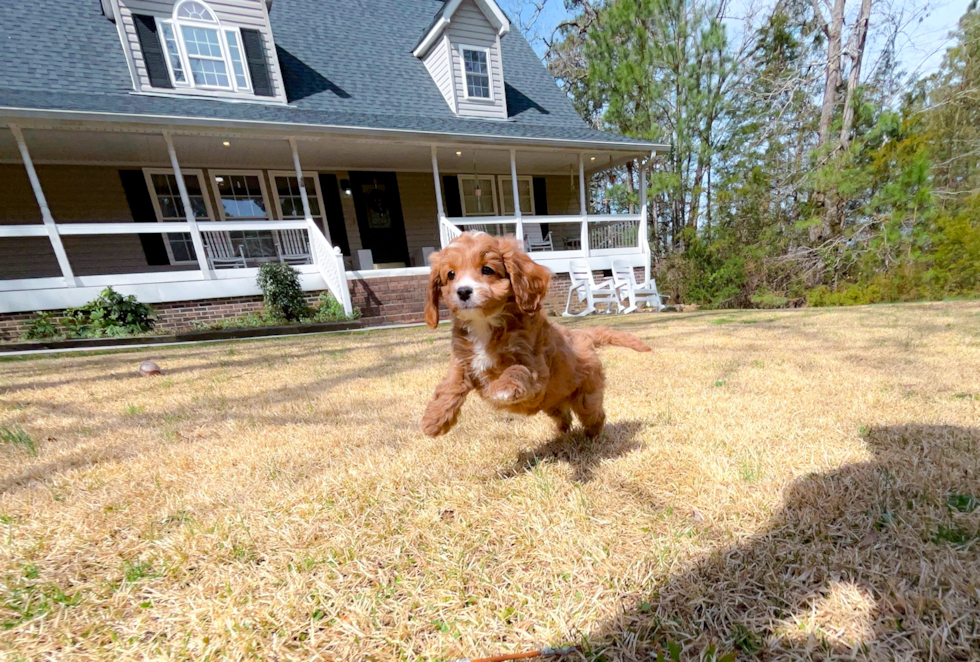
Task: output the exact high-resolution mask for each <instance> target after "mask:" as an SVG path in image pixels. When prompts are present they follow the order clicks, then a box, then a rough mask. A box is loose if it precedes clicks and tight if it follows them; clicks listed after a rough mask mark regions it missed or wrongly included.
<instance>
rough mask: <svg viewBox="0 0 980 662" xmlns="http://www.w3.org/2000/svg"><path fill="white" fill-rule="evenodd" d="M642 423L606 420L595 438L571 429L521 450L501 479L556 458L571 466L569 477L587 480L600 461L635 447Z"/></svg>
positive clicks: (630, 450)
mask: <svg viewBox="0 0 980 662" xmlns="http://www.w3.org/2000/svg"><path fill="white" fill-rule="evenodd" d="M645 426H646V424H645V423H643V422H642V421H636V420H630V421H620V422H617V423H607V424H606V426H605V427H604V428H603V430H602V434H601V435H599V436H598V437H596V438H595V439H590V438H589V437H587V436H586V435H585V432H584V431H583V430H582V429H581V428H578V429H574V430H572V431H571V432H569V433H568V434H563V435H558V436H557V437H554V438H553V439H551V440H550V441H548V442H546V443H544V444H541V445H540V446H538V447H537V448H535V449H533V450H529V451H522V452H521V453H520V454H519V455H518V456H517V461H516V462H515V463H514V466H513V467H511V468H510V469H509V470H507V471H503V472H501V473H500V474H499V475H500V477H501V478H515V477H517V476H519V475H521V474H524V473H527V472H528V471H533V470H534V468H535V467H536V466H538V465H539V464H541V463H542V462H550V461H554V460H560V461H562V462H567V463H568V464H569V465H570V466H571V467H572V470H573V472H574V474H573V476H572V480H574V481H575V482H578V483H587V482H589V481H591V480H592V478H593V477H594V474H595V470H596V468H597V467H598V466H599V465H600V464H602V462H603V461H604V460H612V459H615V458H617V457H623V456H624V455H628V454H629V453H631V452H632V451H634V450H636V449H637V448H639V447H640V446H641V445H642V444H641V443H640V441H639V440H638V439H637V438H636V436H637V434H638V433H639V431H640V430H642V429H643V428H644V427H645Z"/></svg>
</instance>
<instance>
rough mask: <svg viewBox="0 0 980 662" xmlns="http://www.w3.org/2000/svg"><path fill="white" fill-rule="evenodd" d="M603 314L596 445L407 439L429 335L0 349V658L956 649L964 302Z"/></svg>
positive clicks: (951, 655) (977, 582)
mask: <svg viewBox="0 0 980 662" xmlns="http://www.w3.org/2000/svg"><path fill="white" fill-rule="evenodd" d="M600 321H601V322H605V323H609V324H611V325H615V326H616V327H617V328H620V329H623V330H630V331H633V332H635V333H637V334H638V335H639V336H641V337H642V338H643V339H645V340H646V341H648V342H649V343H650V344H651V345H653V347H654V348H655V351H654V353H652V354H636V353H633V352H630V351H627V350H621V349H616V348H608V349H604V350H602V351H603V356H604V358H605V363H606V368H607V372H608V376H609V379H608V382H609V383H608V388H607V393H606V411H607V414H608V420H609V423H608V424H607V429H606V433H605V434H604V436H603V438H601V439H599V440H597V441H595V442H587V441H585V440H584V439H582V438H581V437H580V436H576V435H575V434H573V435H571V436H570V437H567V438H556V437H555V435H554V433H553V431H552V425H551V422H550V420H548V419H547V417H545V416H543V415H540V416H538V417H535V418H529V419H524V418H518V417H514V416H511V415H507V414H502V413H498V412H495V411H494V410H492V409H490V408H489V407H488V406H486V405H485V404H483V403H482V402H481V401H480V400H479V399H478V398H476V397H474V398H472V399H471V400H470V401H469V402H468V403H467V405H466V407H465V408H464V409H463V415H462V417H461V423H460V424H459V426H458V427H457V428H456V429H454V430H453V431H452V432H451V433H450V434H449V435H447V436H445V437H442V438H439V439H435V440H432V439H428V438H426V437H424V436H423V435H422V434H421V433H420V432H419V430H418V421H419V419H420V417H421V414H422V411H423V408H424V406H425V403H426V401H427V399H428V397H429V395H430V394H431V392H432V390H433V388H434V386H435V384H436V382H437V381H438V380H439V379H440V378H441V375H442V372H443V370H444V369H445V366H446V362H447V358H448V353H449V343H448V329H447V328H445V327H443V328H440V329H439V330H437V331H429V330H427V329H407V330H395V331H378V332H361V333H355V334H347V335H328V336H316V337H304V338H290V339H276V340H263V341H252V342H232V343H218V344H213V345H208V346H191V347H180V348H157V349H150V350H139V351H129V352H122V353H112V354H104V355H78V356H54V357H50V358H48V357H45V358H35V359H30V360H8V361H5V362H2V363H0V659H4V660H16V659H18V658H22V659H25V660H49V659H50V660H54V659H68V658H72V659H80V660H82V659H84V660H137V659H140V660H142V659H172V660H185V659H186V660H205V659H209V660H219V659H220V660H246V659H249V660H251V659H262V660H280V661H284V660H313V659H337V660H447V659H452V658H455V657H462V656H467V657H479V656H482V655H491V654H497V653H501V652H508V651H519V650H525V649H531V648H535V647H537V645H539V644H556V645H557V644H566V643H578V644H580V645H581V646H582V648H583V651H584V659H589V660H634V659H645V656H646V655H647V654H649V653H650V652H651V651H654V650H656V649H658V647H659V648H663V649H664V650H667V648H668V646H669V647H670V648H676V647H680V648H682V649H683V652H682V653H681V654H680V657H681V659H685V660H687V659H697V656H698V654H704V655H705V656H706V657H709V656H710V653H709V652H707V651H709V647H710V646H711V645H714V646H715V647H716V650H717V651H718V655H719V656H721V655H722V654H725V653H729V652H736V653H738V655H739V657H740V658H742V659H745V658H751V657H761V658H765V659H774V658H780V659H801V660H802V659H814V658H818V659H826V658H835V657H842V658H843V657H850V656H851V655H852V654H854V655H856V657H857V658H859V659H875V660H886V659H901V660H911V659H933V660H966V659H976V658H977V656H978V655H980V532H978V531H980V508H978V506H980V453H978V451H980V448H978V446H980V430H978V428H977V427H976V426H977V425H978V424H980V303H977V302H956V303H940V304H924V305H904V306H872V307H862V308H852V309H819V310H803V311H779V312H769V311H746V312H718V313H689V314H661V315H653V314H647V315H633V316H628V317H616V318H608V319H602V320H594V319H593V320H586V321H576V322H575V324H595V323H597V322H600ZM143 358H153V359H155V360H156V361H157V362H158V363H159V364H160V365H161V366H162V367H163V369H164V370H165V371H166V375H165V376H164V377H159V378H140V377H139V376H137V373H136V368H137V366H138V365H139V362H140V361H141V360H142V359H143ZM32 446H33V451H32ZM32 452H33V453H36V456H35V455H33V454H32ZM574 659H582V658H579V657H575V658H574Z"/></svg>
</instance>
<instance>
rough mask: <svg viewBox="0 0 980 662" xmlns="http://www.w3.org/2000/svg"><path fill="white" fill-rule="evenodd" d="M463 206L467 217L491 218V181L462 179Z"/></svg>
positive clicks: (492, 211)
mask: <svg viewBox="0 0 980 662" xmlns="http://www.w3.org/2000/svg"><path fill="white" fill-rule="evenodd" d="M478 182H479V184H478ZM463 205H464V208H465V209H466V215H467V216H493V213H494V210H493V179H486V178H483V177H481V178H480V179H479V180H475V179H464V180H463Z"/></svg>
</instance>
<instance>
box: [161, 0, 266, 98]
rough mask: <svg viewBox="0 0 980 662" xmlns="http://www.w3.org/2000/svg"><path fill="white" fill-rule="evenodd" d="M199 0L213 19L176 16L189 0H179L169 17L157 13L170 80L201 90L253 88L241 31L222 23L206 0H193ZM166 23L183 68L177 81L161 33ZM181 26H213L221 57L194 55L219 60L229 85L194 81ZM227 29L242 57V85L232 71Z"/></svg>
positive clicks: (183, 86) (185, 86)
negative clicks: (192, 18) (236, 40)
mask: <svg viewBox="0 0 980 662" xmlns="http://www.w3.org/2000/svg"><path fill="white" fill-rule="evenodd" d="M193 1H195V2H199V3H200V4H203V5H204V6H205V7H207V9H208V11H210V12H211V15H212V16H214V20H215V22H214V23H208V22H207V21H196V20H191V19H186V18H180V19H179V18H177V12H178V11H180V7H181V5H183V4H184V3H185V2H188V0H182V2H180V3H178V4H177V6H176V7H174V11H173V14H172V15H171V17H170V18H161V17H159V16H158V17H157V18H156V22H157V36H158V37H159V39H160V44H161V45H162V46H163V54H164V59H165V60H166V61H167V71H168V72H169V73H170V82H171V83H172V84H173V85H174V87H176V88H185V89H200V90H221V91H224V92H251V91H252V77H251V74H250V72H249V70H248V60H247V59H246V58H245V45H244V43H243V41H242V31H241V29H240V28H238V27H234V26H225V25H222V23H221V21H220V20H219V19H218V15H217V14H216V13H215V11H214V9H212V8H211V7H210V6H209V5H208V4H207V3H206V2H203V1H202V0H193ZM164 25H167V26H169V27H170V29H171V30H173V33H174V38H175V39H176V40H177V50H178V51H179V57H180V65H181V67H182V68H183V70H184V81H183V82H180V81H178V80H177V78H176V77H175V76H174V69H173V63H172V62H171V61H170V51H169V50H168V49H167V42H166V39H165V38H164V36H163V26H164ZM182 26H187V27H192V28H206V29H208V30H214V31H215V32H217V33H218V43H219V45H220V47H221V57H220V58H216V57H212V56H201V55H195V56H194V57H195V58H197V59H201V60H212V61H215V62H218V61H221V62H223V63H224V65H225V71H226V72H227V74H228V85H227V86H223V85H198V84H196V83H195V82H194V73H193V72H192V71H191V66H190V64H191V58H190V55H188V53H187V44H186V43H185V42H184V31H183V30H181V27H182ZM228 32H234V33H235V36H236V38H237V39H238V43H237V44H236V46H237V48H238V52H239V54H240V55H241V57H242V69H243V70H244V73H245V86H244V87H242V86H239V85H238V77H237V76H236V75H235V63H234V62H232V59H231V49H229V48H228Z"/></svg>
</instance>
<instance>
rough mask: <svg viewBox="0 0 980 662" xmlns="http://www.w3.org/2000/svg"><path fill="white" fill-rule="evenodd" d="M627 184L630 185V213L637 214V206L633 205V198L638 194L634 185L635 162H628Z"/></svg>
mask: <svg viewBox="0 0 980 662" xmlns="http://www.w3.org/2000/svg"><path fill="white" fill-rule="evenodd" d="M626 182H627V184H628V185H629V193H630V195H629V199H630V213H631V214H635V213H636V205H634V204H633V196H634V195H635V194H636V187H635V186H634V185H633V162H632V161H627V162H626Z"/></svg>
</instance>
